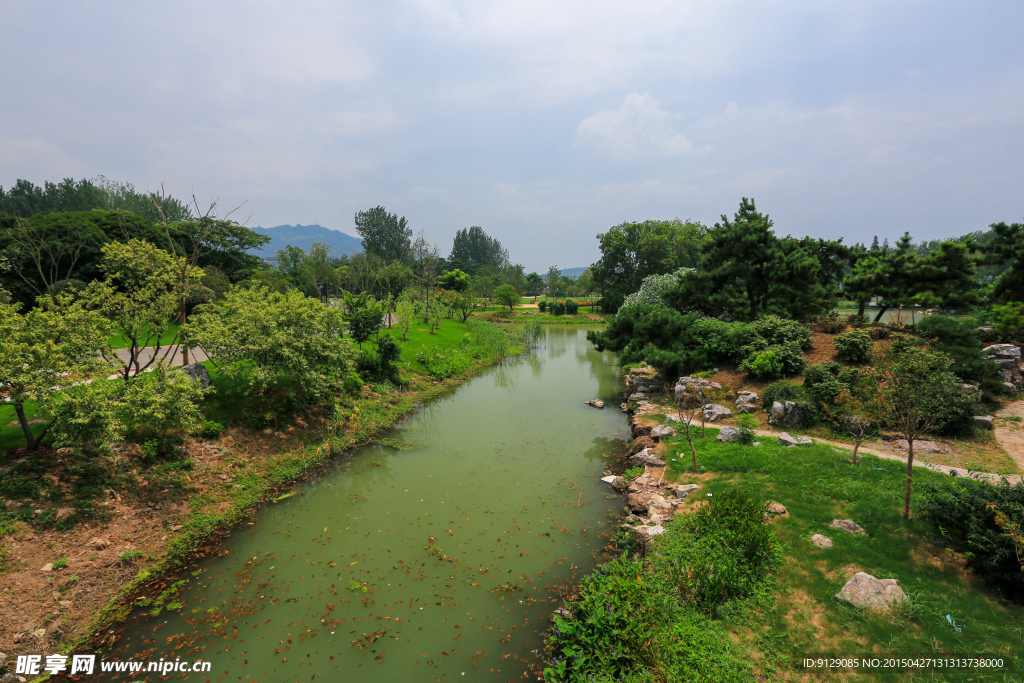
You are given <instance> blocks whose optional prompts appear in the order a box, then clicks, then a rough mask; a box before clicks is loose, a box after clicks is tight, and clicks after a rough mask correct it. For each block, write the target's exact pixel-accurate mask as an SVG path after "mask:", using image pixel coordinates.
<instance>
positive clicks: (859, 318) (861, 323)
mask: <svg viewBox="0 0 1024 683" xmlns="http://www.w3.org/2000/svg"><path fill="white" fill-rule="evenodd" d="M846 322H847V323H848V324H849V325H850V327H856V328H861V327H867V326H868V325H869V324H870V323H871V319H870V318H868V317H867V316H866V315H864V314H863V313H854V314H853V315H850V316H847V318H846Z"/></svg>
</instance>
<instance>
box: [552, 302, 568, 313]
mask: <svg viewBox="0 0 1024 683" xmlns="http://www.w3.org/2000/svg"><path fill="white" fill-rule="evenodd" d="M551 312H552V313H554V314H555V315H565V304H563V303H561V302H557V303H554V304H552V305H551Z"/></svg>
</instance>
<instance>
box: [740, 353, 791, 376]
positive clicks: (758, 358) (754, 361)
mask: <svg viewBox="0 0 1024 683" xmlns="http://www.w3.org/2000/svg"><path fill="white" fill-rule="evenodd" d="M741 369H743V370H746V371H747V372H748V373H750V376H751V377H753V378H754V379H778V378H779V377H782V370H783V367H782V359H781V358H779V356H778V354H776V353H775V350H774V349H767V350H765V351H761V352H759V353H757V354H755V355H754V356H751V357H750V358H748V359H747V360H746V362H744V363H743V365H742V367H741Z"/></svg>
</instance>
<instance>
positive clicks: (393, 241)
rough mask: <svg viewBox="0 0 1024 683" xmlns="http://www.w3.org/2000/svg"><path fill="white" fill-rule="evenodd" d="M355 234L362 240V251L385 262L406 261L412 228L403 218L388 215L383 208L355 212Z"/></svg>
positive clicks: (409, 248)
mask: <svg viewBox="0 0 1024 683" xmlns="http://www.w3.org/2000/svg"><path fill="white" fill-rule="evenodd" d="M356 232H358V233H359V236H360V237H362V238H363V250H364V251H365V252H366V253H367V254H373V255H376V256H379V257H380V258H382V259H384V260H385V261H403V262H404V261H408V259H409V255H410V250H411V248H412V244H411V240H412V228H410V227H409V224H408V222H407V221H406V220H405V216H402V217H401V218H399V217H398V214H394V213H388V212H387V209H385V208H384V207H383V206H377V207H375V208H373V209H369V210H368V211H358V212H356Z"/></svg>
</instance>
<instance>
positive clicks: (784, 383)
mask: <svg viewBox="0 0 1024 683" xmlns="http://www.w3.org/2000/svg"><path fill="white" fill-rule="evenodd" d="M808 398H809V397H808V396H807V392H806V391H805V390H804V388H803V387H802V386H800V385H799V384H797V383H796V382H794V381H793V380H790V379H783V380H779V381H778V382H772V383H771V384H769V385H768V386H767V387H765V390H764V392H763V393H762V394H761V405H763V406H764V409H765V411H770V410H771V409H772V404H773V403H782V404H783V405H785V403H786V401H794V402H796V401H807V400H808Z"/></svg>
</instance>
